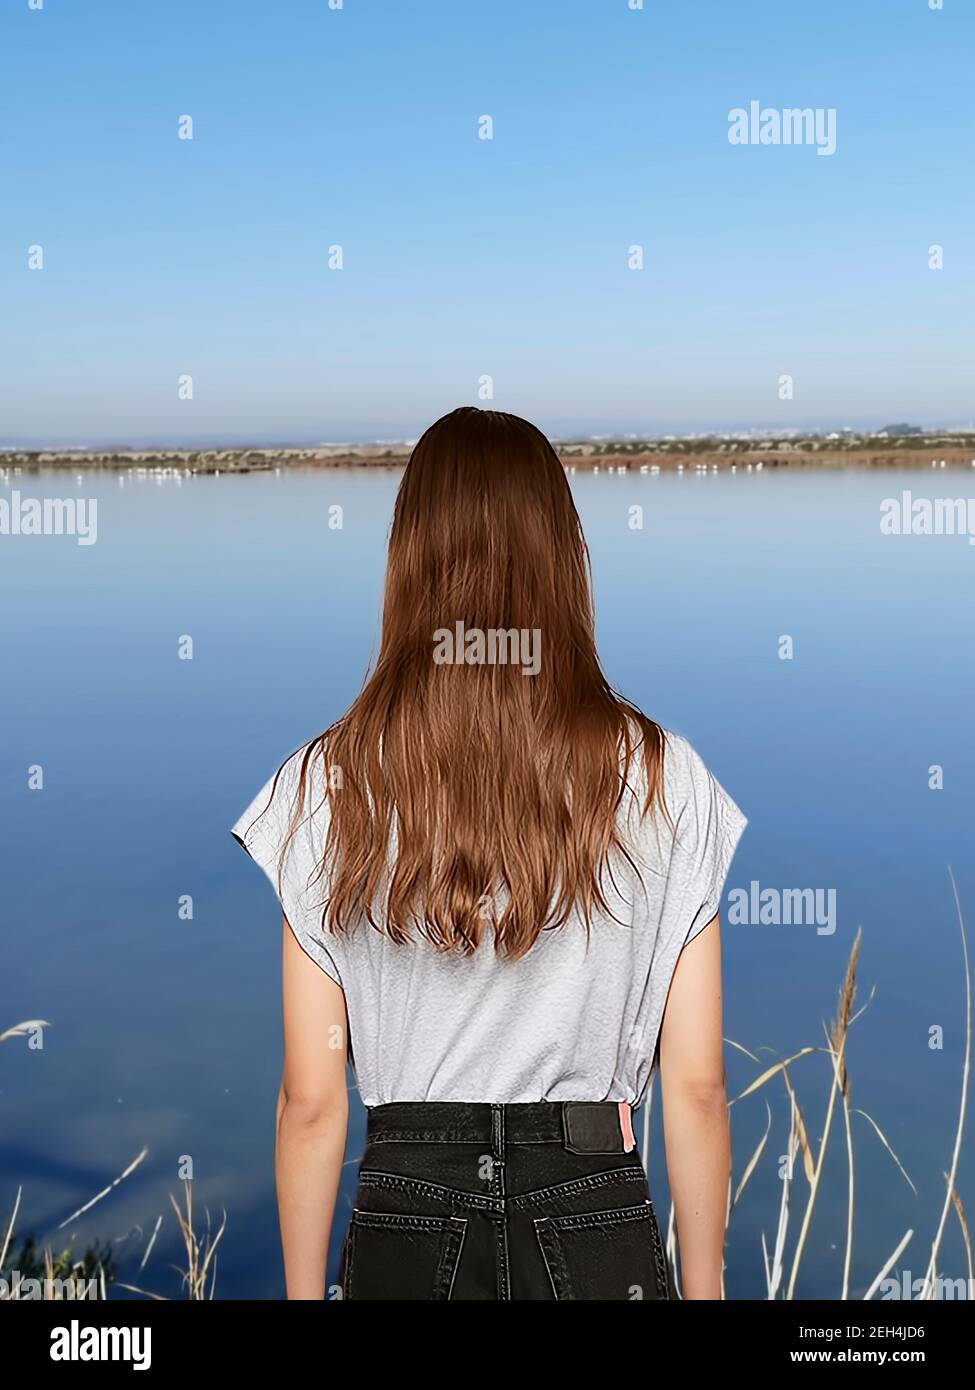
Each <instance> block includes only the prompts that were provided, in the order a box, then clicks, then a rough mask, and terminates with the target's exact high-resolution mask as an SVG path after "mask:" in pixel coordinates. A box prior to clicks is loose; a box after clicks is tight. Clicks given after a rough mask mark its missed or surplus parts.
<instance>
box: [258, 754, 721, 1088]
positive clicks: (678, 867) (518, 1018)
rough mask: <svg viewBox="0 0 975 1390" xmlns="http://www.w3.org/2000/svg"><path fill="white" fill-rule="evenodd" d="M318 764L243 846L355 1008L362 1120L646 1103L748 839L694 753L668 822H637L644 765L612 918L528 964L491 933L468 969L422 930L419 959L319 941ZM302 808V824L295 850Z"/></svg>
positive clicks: (299, 757) (674, 789) (493, 911)
mask: <svg viewBox="0 0 975 1390" xmlns="http://www.w3.org/2000/svg"><path fill="white" fill-rule="evenodd" d="M307 751H308V748H307V746H306V747H305V748H301V749H299V750H298V751H297V752H296V753H295V754H293V755H292V756H291V757H290V758H289V759H288V760H287V761H286V763H285V764H284V765H283V767H282V768H281V770H280V773H279V774H277V775H276V776H275V777H273V778H271V779H270V781H269V782H268V784H267V785H266V786H265V787H264V788H262V790H261V792H260V793H259V794H258V796H257V797H256V798H255V799H254V801H253V803H252V805H251V806H249V807H248V809H247V810H246V811H245V812H244V814H243V815H242V816H241V817H240V819H239V821H238V822H237V824H236V825H235V826H234V828H233V830H234V834H235V835H236V836H237V837H238V838H239V839H240V840H241V842H242V843H243V845H244V846H245V848H246V849H247V850H248V852H249V853H250V854H251V855H252V856H253V857H254V858H255V859H256V860H257V861H258V862H259V863H260V865H261V867H262V868H264V869H265V871H266V872H267V873H268V875H269V877H270V878H271V879H272V881H273V883H274V884H275V887H276V888H277V887H278V874H279V871H280V873H281V879H280V886H281V893H282V903H283V906H284V910H285V914H286V916H287V918H288V921H289V922H290V924H291V927H292V930H293V931H294V933H295V935H296V936H297V938H298V940H299V942H300V943H301V946H302V947H303V949H304V950H305V951H306V952H307V953H308V955H309V956H310V957H311V958H312V959H313V960H314V961H315V962H316V964H318V965H319V966H320V967H321V968H322V969H323V970H324V971H325V972H326V973H327V974H328V975H329V976H331V978H332V979H334V980H335V981H336V982H337V983H338V984H339V985H340V986H341V987H342V989H343V990H344V992H345V997H346V1006H347V1009H348V1016H349V1033H350V1053H351V1057H352V1060H353V1065H354V1069H355V1075H356V1080H357V1083H358V1088H359V1093H360V1096H361V1098H362V1101H363V1103H364V1104H365V1105H367V1106H374V1105H382V1104H387V1103H389V1102H393V1101H455V1100H456V1101H470V1100H479V1101H489V1102H497V1103H513V1102H528V1101H540V1100H548V1101H561V1100H594V1099H598V1100H610V1101H627V1102H629V1103H630V1104H633V1105H637V1104H639V1103H640V1101H641V1100H642V1098H643V1095H644V1092H645V1090H646V1086H647V1083H648V1080H649V1077H650V1073H651V1069H652V1064H653V1059H654V1054H655V1048H656V1041H657V1035H658V1032H659V1027H660V1021H661V1018H662V1016H663V1008H664V1004H665V1002H666V998H667V991H668V989H669V986H670V981H671V978H672V976H673V971H674V967H675V965H676V962H677V957H678V954H679V952H680V950H681V949H682V947H683V946H684V945H685V944H686V943H687V942H688V941H689V940H691V939H692V937H693V936H694V935H695V934H696V932H697V931H698V930H700V928H702V927H703V926H705V925H706V924H707V923H708V922H710V921H711V919H712V918H713V917H714V915H715V914H716V912H717V911H718V905H719V899H720V893H721V886H722V884H723V882H724V878H725V874H726V872H727V868H728V865H729V863H730V860H731V857H732V855H733V853H734V849H735V845H736V843H737V841H738V837H739V835H740V833H741V831H742V829H743V827H744V824H745V821H744V817H743V816H742V814H741V812H740V811H739V810H738V808H737V806H735V804H734V803H733V802H732V801H731V800H730V798H729V797H728V795H727V793H726V792H725V791H724V790H723V788H722V787H721V786H720V785H719V784H718V783H717V782H716V781H715V780H714V778H713V777H712V776H711V775H710V773H709V772H708V771H707V769H706V768H705V766H704V764H703V763H702V761H701V759H700V758H699V757H698V755H697V754H696V753H695V752H694V750H693V749H692V748H691V746H690V744H689V743H688V742H687V741H686V740H685V739H683V738H680V737H678V736H676V735H674V734H668V735H667V736H666V740H665V752H664V784H663V786H664V801H665V804H666V807H667V812H668V815H667V816H664V815H663V814H662V813H661V811H660V810H659V809H658V808H653V809H652V810H651V811H650V813H645V812H644V802H645V778H644V777H643V776H641V775H640V770H641V765H640V764H639V763H637V764H635V765H634V767H633V769H632V771H633V772H634V773H636V774H637V775H635V776H633V777H631V779H630V785H629V786H628V788H627V789H626V790H625V792H624V795H623V800H622V802H621V805H620V809H619V815H618V825H619V834H620V839H621V841H622V844H623V848H624V850H625V853H622V854H618V855H617V856H616V859H615V862H614V863H613V864H612V872H611V873H608V874H607V875H606V876H605V885H604V892H605V898H606V909H607V910H601V909H597V910H596V911H595V913H594V915H593V920H592V922H591V926H590V929H589V931H588V932H587V930H586V925H585V922H584V921H583V919H582V917H581V915H580V914H579V913H578V912H575V913H573V914H571V916H570V918H569V920H568V921H567V922H566V924H565V925H564V926H561V927H557V928H550V929H548V930H546V931H542V932H541V933H540V934H539V936H538V937H537V939H536V941H535V942H534V944H533V945H532V947H531V948H530V950H529V951H528V952H527V954H526V955H525V956H524V957H522V958H520V959H510V958H507V957H505V956H503V955H499V954H498V953H497V951H496V950H495V944H494V938H493V934H492V933H491V932H490V931H485V933H484V934H483V936H482V938H481V941H480V944H479V946H478V947H477V949H476V950H475V951H474V952H473V953H472V954H469V955H466V954H461V953H460V952H459V951H457V950H456V949H455V950H453V951H447V950H443V949H438V948H437V947H436V946H435V945H433V944H432V943H431V942H430V941H428V940H427V939H426V938H425V937H424V936H423V934H422V928H421V927H419V926H418V928H417V930H416V931H415V932H414V934H413V936H412V939H411V940H409V941H408V942H400V941H395V940H393V939H392V938H391V937H390V936H389V935H388V934H386V933H385V932H383V931H381V930H378V929H377V928H376V927H373V926H370V925H369V923H368V922H366V921H365V920H364V919H360V920H359V921H358V922H356V923H354V924H352V925H351V926H350V928H349V930H348V931H345V932H341V933H326V932H325V931H324V930H323V926H322V909H323V904H324V900H325V897H326V894H325V890H324V888H323V884H324V883H327V877H328V875H327V870H326V872H325V873H324V874H321V873H319V867H320V864H321V860H322V847H323V845H324V844H325V843H326V839H327V831H328V816H329V799H328V797H327V796H326V790H327V786H326V784H327V772H326V769H325V765H324V762H323V760H322V759H321V758H320V757H310V758H307V759H306V758H305V754H306V752H307ZM303 767H304V769H305V771H304V777H305V786H304V797H303V798H302V797H300V796H299V791H300V786H301V777H302V768H303ZM299 804H303V806H304V808H305V812H304V815H303V817H302V818H301V819H300V821H299V823H298V825H297V828H296V831H295V833H294V835H293V836H291V837H290V838H289V833H288V832H289V827H290V826H291V824H292V821H293V818H294V811H295V807H296V806H297V805H299ZM282 850H284V857H283V860H282V857H281V855H282ZM392 853H395V849H393V851H392ZM503 906H504V903H503V899H502V898H501V897H500V896H498V897H496V898H495V899H494V900H493V901H486V902H485V904H484V905H483V910H484V914H485V919H486V920H493V919H495V918H496V917H497V916H498V915H500V911H501V910H502V909H503Z"/></svg>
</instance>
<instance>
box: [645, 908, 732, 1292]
mask: <svg viewBox="0 0 975 1390" xmlns="http://www.w3.org/2000/svg"><path fill="white" fill-rule="evenodd" d="M721 1030H722V1024H721V935H720V922H719V920H718V918H717V917H715V918H713V919H712V921H711V922H709V924H708V925H707V926H706V927H705V928H704V930H703V931H701V932H699V933H698V935H697V936H696V937H695V938H694V939H693V941H690V942H689V943H688V944H687V945H686V946H685V947H684V949H683V950H682V952H681V954H680V956H679V958H678V961H677V969H676V970H675V972H674V978H673V981H672V983H671V986H670V994H669V995H668V998H667V1007H666V1009H665V1011H664V1019H663V1025H662V1027H661V1031H660V1080H661V1089H662V1094H663V1106H664V1147H665V1149H666V1154H667V1176H668V1179H669V1182H670V1192H671V1196H672V1197H673V1199H674V1212H675V1215H676V1218H677V1240H678V1245H679V1249H680V1275H681V1292H682V1294H683V1296H684V1298H686V1299H711V1298H720V1297H721V1269H722V1258H723V1251H724V1231H725V1220H726V1215H727V1204H728V1183H729V1181H730V1175H731V1142H730V1133H729V1126H728V1100H727V1095H726V1092H725V1077H724V1051H723V1047H722V1041H721Z"/></svg>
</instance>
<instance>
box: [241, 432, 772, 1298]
mask: <svg viewBox="0 0 975 1390" xmlns="http://www.w3.org/2000/svg"><path fill="white" fill-rule="evenodd" d="M744 825H745V820H744V817H743V816H742V814H741V812H740V811H739V810H738V808H737V806H736V805H735V804H734V802H732V801H731V799H730V798H729V797H728V795H727V793H726V792H725V791H724V790H723V789H722V788H721V787H720V786H719V784H718V783H717V782H716V781H715V780H714V778H713V777H712V776H711V775H710V774H709V772H708V771H707V770H706V768H705V767H704V765H703V764H702V762H701V760H700V759H699V758H698V756H697V755H696V754H695V752H694V751H693V749H692V748H691V747H690V745H689V744H688V743H687V742H686V741H685V740H684V739H682V738H679V737H677V736H676V735H674V734H665V733H664V731H663V730H662V729H661V728H660V727H659V726H658V725H657V724H655V723H654V722H653V721H652V720H650V719H648V718H647V717H646V716H645V715H644V714H642V713H641V712H640V711H639V710H637V709H636V708H635V707H633V706H632V705H630V704H628V703H627V702H626V701H624V700H623V699H622V698H621V697H619V696H618V695H616V694H615V693H614V692H613V691H612V689H611V688H610V686H609V685H608V683H607V681H606V679H605V677H604V675H603V673H602V671H601V669H600V666H599V661H598V658H597V655H596V649H595V644H594V633H593V612H592V601H591V594H590V586H589V571H588V554H587V550H586V546H585V541H584V539H583V536H582V531H581V528H580V524H579V518H578V516H577V514H576V510H575V506H574V504H573V501H572V497H571V494H570V491H569V486H568V483H567V481H566V477H565V472H564V470H563V468H562V466H561V464H560V462H559V459H558V457H557V455H556V454H555V451H554V450H553V449H552V447H551V445H550V444H549V443H548V441H547V440H546V439H545V438H544V436H543V435H542V434H540V433H539V431H538V430H537V429H535V427H534V426H533V425H530V424H528V423H527V422H526V421H524V420H520V419H518V418H517V417H515V416H512V415H506V414H501V413H499V412H496V411H481V410H477V409H473V408H462V409H460V410H455V411H453V412H452V413H451V414H450V415H447V416H445V417H444V418H443V419H442V420H439V421H438V422H437V423H436V424H435V425H433V426H432V427H431V428H430V429H429V430H427V432H426V434H425V435H424V436H423V438H422V439H421V440H420V442H419V443H418V444H417V446H416V448H415V449H414V451H413V454H412V457H411V458H410V461H409V463H408V465H407V467H406V471H405V473H404V475H403V479H402V483H401V485H400V488H399V493H398V496H397V500H396V508H395V514H394V517H393V524H392V529H391V533H390V541H389V562H388V568H387V575H386V590H385V599H384V608H383V628H382V641H381V646H380V651H379V656H378V660H377V663H376V667H375V670H374V671H373V672H372V674H371V675H370V676H369V678H368V680H367V681H366V684H365V686H364V688H363V690H362V693H361V694H360V695H359V697H358V699H357V700H356V701H355V703H354V704H353V705H352V707H351V708H350V709H349V710H348V712H347V713H346V714H345V715H343V716H342V718H341V719H339V720H338V721H337V723H335V724H333V725H332V727H331V728H330V729H328V730H327V731H326V732H325V733H324V734H322V735H321V736H320V737H318V738H315V739H313V740H312V741H311V742H310V743H308V744H306V745H305V746H304V747H303V748H301V749H299V750H298V752H296V753H295V754H293V755H292V756H291V757H290V758H288V759H287V761H286V762H285V763H284V764H283V766H282V767H281V768H280V769H279V770H278V772H277V773H276V774H275V776H274V777H273V778H271V779H270V781H269V782H268V784H267V785H266V786H265V787H264V788H263V789H262V791H261V792H260V793H259V794H258V796H257V797H256V798H255V800H254V801H253V802H252V804H251V805H250V806H249V807H248V809H247V811H245V813H244V814H243V816H241V818H240V819H239V820H238V822H237V823H236V825H235V826H234V829H233V833H234V834H235V836H236V837H237V838H238V839H239V841H240V842H241V844H242V845H243V846H244V848H245V849H246V850H247V851H248V852H249V853H250V854H251V855H252V856H253V858H254V859H255V860H256V861H257V863H258V864H259V865H260V866H261V867H262V868H263V869H264V870H265V872H266V873H267V874H268V875H269V876H270V877H271V879H272V881H273V882H274V884H275V887H276V889H277V892H278V895H279V898H280V902H281V905H282V907H283V911H284V924H283V943H284V944H283V975H284V1073H283V1078H282V1083H281V1091H280V1097H279V1102H278V1112H277V1142H276V1178H277V1191H278V1206H279V1213H280V1223H281V1235H282V1244H283V1250H284V1262H285V1275H286V1282H287V1290H288V1297H289V1298H293V1299H320V1298H322V1297H323V1293H324V1277H325V1259H326V1252H327V1248H328V1238H329V1231H330V1226H331V1220H332V1215H333V1211H334V1206H335V1198H336V1191H337V1188H338V1183H339V1174H340V1170H341V1167H342V1162H343V1156H344V1151H345V1140H346V1122H347V1114H348V1111H347V1093H346V1075H345V1064H346V1059H347V1057H348V1059H349V1060H350V1061H351V1063H352V1066H353V1069H354V1074H355V1078H356V1082H357V1085H358V1089H359V1092H360V1096H361V1099H362V1102H363V1104H364V1105H365V1106H366V1112H367V1125H368V1128H367V1138H366V1146H365V1153H364V1155H363V1158H362V1161H361V1165H360V1171H359V1185H358V1195H357V1198H356V1203H355V1210H354V1212H353V1215H352V1219H351V1224H350V1227H349V1232H348V1235H347V1237H346V1242H345V1247H344V1250H343V1259H342V1274H341V1287H340V1288H339V1289H336V1290H334V1293H333V1296H336V1297H344V1298H352V1299H438V1300H439V1299H451V1298H452V1299H458V1300H461V1299H503V1300H508V1299H637V1298H647V1299H665V1298H672V1297H675V1296H676V1289H675V1284H674V1279H673V1275H672V1272H671V1270H670V1269H669V1267H668V1263H667V1260H666V1257H665V1253H664V1250H663V1246H662V1242H661V1238H660V1232H659V1229H658V1226H657V1222H656V1219H655V1216H654V1211H653V1207H652V1206H651V1204H650V1201H649V1198H648V1193H647V1183H646V1176H645V1173H644V1170H643V1167H642V1165H641V1162H640V1158H639V1156H638V1154H637V1152H636V1148H635V1144H634V1139H633V1129H632V1121H631V1110H632V1109H633V1108H635V1107H636V1106H638V1105H639V1104H640V1103H641V1101H642V1100H643V1099H644V1097H645V1095H646V1092H647V1087H648V1083H649V1081H650V1077H651V1073H652V1071H653V1069H654V1067H655V1066H656V1065H657V1064H658V1062H659V1069H660V1076H661V1086H662V1093H663V1105H664V1128H665V1142H666V1156H667V1167H668V1173H669V1178H670V1189H671V1194H672V1197H673V1201H674V1206H675V1211H676V1220H677V1233H678V1241H679V1249H680V1276H681V1292H682V1296H683V1297H684V1298H685V1299H713V1298H718V1297H720V1281H721V1262H722V1245H723V1234H724V1223H725V1209H726V1203H727V1196H728V1182H729V1140H728V1120H727V1103H726V1097H725V1089H724V1070H723V1062H722V1041H721V972H720V943H719V924H718V908H719V903H720V898H721V891H722V885H723V883H724V880H725V876H726V873H727V870H728V865H729V863H730V860H731V856H732V854H733V853H734V849H735V846H736V844H737V841H738V838H739V836H740V834H741V831H742V829H743V827H744Z"/></svg>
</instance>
